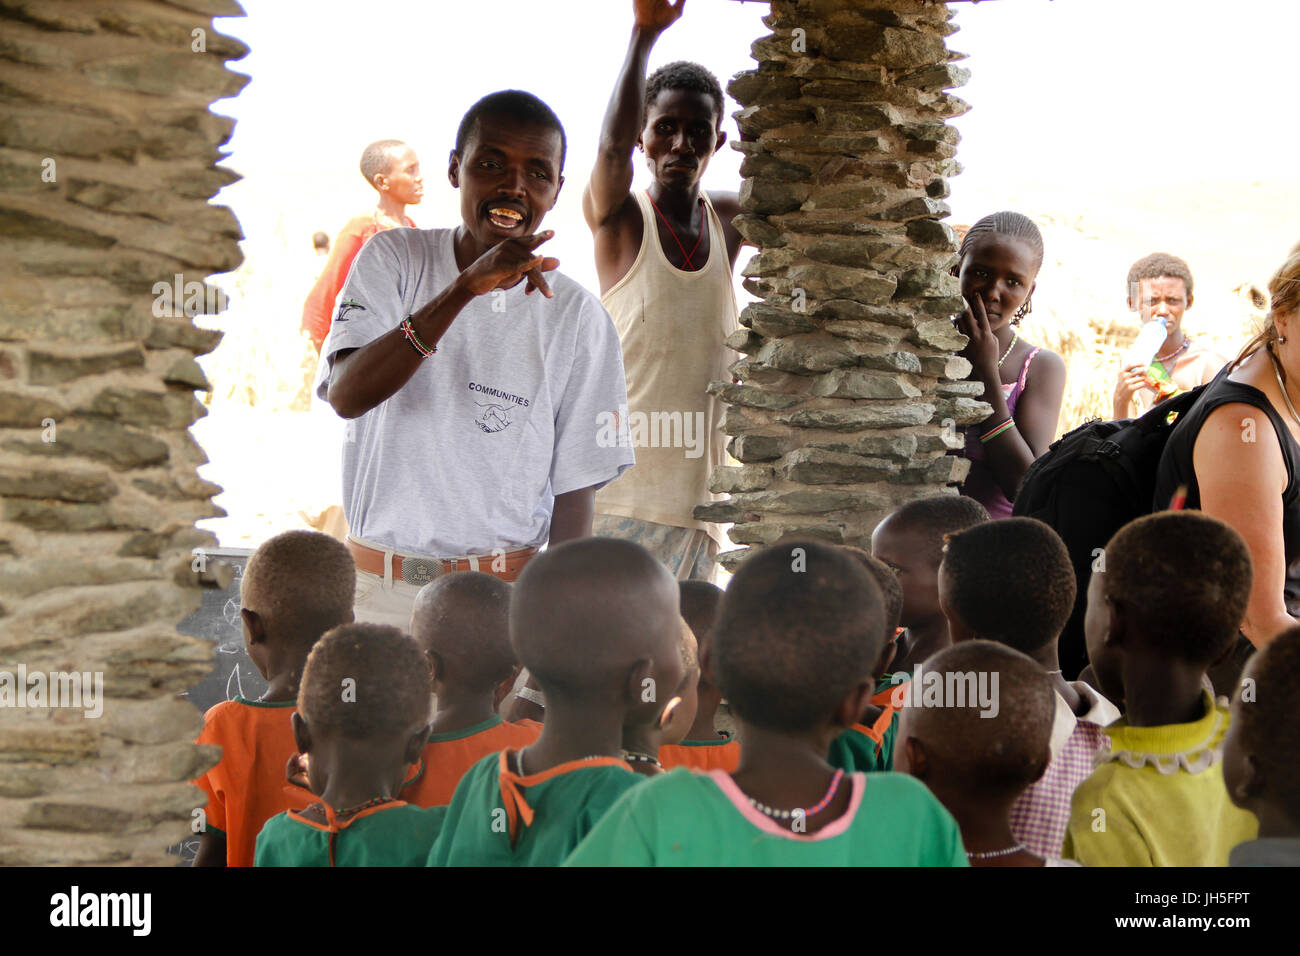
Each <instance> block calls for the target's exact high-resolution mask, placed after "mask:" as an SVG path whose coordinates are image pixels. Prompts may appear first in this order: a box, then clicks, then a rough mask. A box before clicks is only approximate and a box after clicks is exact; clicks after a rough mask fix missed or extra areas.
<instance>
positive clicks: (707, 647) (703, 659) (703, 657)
mask: <svg viewBox="0 0 1300 956" xmlns="http://www.w3.org/2000/svg"><path fill="white" fill-rule="evenodd" d="M699 648H700V683H701V684H707V685H708V686H709V687H717V686H718V682H717V681H716V680H714V679H713V642H712V641H711V640H709V636H708V635H707V634H706V635H704V637H702V638H700V639H699Z"/></svg>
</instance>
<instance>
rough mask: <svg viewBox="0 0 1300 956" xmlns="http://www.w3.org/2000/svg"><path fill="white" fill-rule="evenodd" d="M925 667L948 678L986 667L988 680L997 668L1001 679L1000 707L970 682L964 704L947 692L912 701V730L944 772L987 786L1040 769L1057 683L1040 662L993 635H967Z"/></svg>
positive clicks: (1016, 782) (1046, 754) (1016, 784)
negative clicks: (932, 702) (985, 701)
mask: <svg viewBox="0 0 1300 956" xmlns="http://www.w3.org/2000/svg"><path fill="white" fill-rule="evenodd" d="M925 670H926V672H927V674H935V675H937V676H942V677H943V679H944V683H945V686H948V684H949V675H963V676H964V675H975V677H976V679H978V678H979V676H980V675H987V676H986V677H985V680H986V681H987V684H986V686H987V687H988V688H992V679H993V678H992V675H994V674H996V675H997V679H998V683H997V688H996V694H995V696H994V697H993V700H994V701H995V702H996V705H997V713H996V714H992V713H989V711H988V710H987V709H984V708H982V707H981V704H980V702H979V700H978V697H977V695H972V694H970V693H968V692H966V691H965V690H963V692H964V693H965V694H966V699H965V701H964V702H963V703H964V706H961V707H958V706H956V705H955V703H956V702H955V701H954V700H948V699H945V700H944V701H943V706H940V707H932V706H928V707H923V706H917V707H913V708H910V709H911V711H912V712H911V713H910V714H909V715H908V721H909V727H910V729H911V731H912V735H913V736H915V737H918V738H919V739H920V740H921V741H922V742H923V743H924V744H925V747H926V750H927V751H930V752H932V753H933V754H934V755H935V756H936V757H938V758H939V760H941V761H942V764H943V768H944V772H945V774H946V775H950V776H951V777H952V778H953V779H959V780H961V781H963V783H969V786H970V789H972V790H976V791H980V792H985V793H1007V792H1016V791H1019V790H1023V789H1024V788H1025V787H1027V786H1029V785H1030V784H1031V783H1033V782H1034V781H1035V780H1037V779H1038V778H1039V777H1040V776H1042V774H1043V770H1044V769H1045V768H1046V766H1047V763H1048V761H1049V760H1050V759H1051V755H1052V751H1051V736H1052V720H1053V717H1054V716H1055V714H1056V691H1055V690H1053V688H1052V683H1051V680H1050V679H1049V678H1048V677H1047V675H1046V674H1044V673H1043V668H1042V665H1041V664H1038V663H1036V662H1035V661H1034V660H1032V659H1031V658H1029V657H1028V656H1026V655H1025V654H1022V653H1021V652H1020V651H1017V650H1015V649H1014V648H1010V647H1007V646H1006V645H1003V644H996V643H994V642H993V641H963V642H962V643H960V644H954V645H953V646H951V647H948V648H945V649H944V650H942V651H940V652H939V653H938V654H935V655H934V656H933V657H931V658H930V659H929V660H927V661H926V662H925ZM953 684H954V685H955V684H956V681H955V680H954V681H953ZM965 686H967V687H969V686H970V685H969V682H967V684H966V685H965ZM972 696H975V697H976V699H972Z"/></svg>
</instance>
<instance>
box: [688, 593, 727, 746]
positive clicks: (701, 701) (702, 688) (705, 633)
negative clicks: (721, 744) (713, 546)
mask: <svg viewBox="0 0 1300 956" xmlns="http://www.w3.org/2000/svg"><path fill="white" fill-rule="evenodd" d="M677 587H678V590H679V591H680V592H681V599H682V617H683V618H684V619H685V621H686V623H687V624H688V625H690V628H691V633H692V634H694V635H695V642H696V647H697V650H698V653H697V656H696V660H697V661H698V662H699V666H698V668H697V669H698V672H699V678H698V679H697V681H696V692H695V723H696V725H698V732H699V733H702V734H704V736H703V737H700V738H699V739H704V740H707V739H710V738H712V737H713V735H714V734H715V733H716V731H715V729H714V727H713V717H714V715H715V714H716V713H717V712H718V705H719V704H720V703H722V691H720V690H718V685H717V682H716V681H715V680H714V679H713V675H712V674H710V673H708V672H706V671H705V670H704V667H703V661H704V655H705V648H707V647H708V645H709V635H710V633H711V632H712V631H713V621H714V619H715V618H716V617H717V615H718V605H719V604H721V603H722V588H720V587H718V586H717V585H716V584H711V583H710V582H708V581H679V582H677Z"/></svg>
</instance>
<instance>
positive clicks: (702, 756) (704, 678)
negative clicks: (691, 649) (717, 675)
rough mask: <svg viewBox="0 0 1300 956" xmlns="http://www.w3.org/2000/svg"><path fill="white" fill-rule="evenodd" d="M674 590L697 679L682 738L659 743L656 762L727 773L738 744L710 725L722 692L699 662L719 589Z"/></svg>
mask: <svg viewBox="0 0 1300 956" xmlns="http://www.w3.org/2000/svg"><path fill="white" fill-rule="evenodd" d="M678 589H679V590H680V592H681V599H682V617H683V618H684V619H685V621H686V623H687V624H688V625H689V626H690V628H691V632H692V633H693V634H694V635H695V640H696V647H697V657H696V669H697V670H698V672H699V679H698V681H697V685H696V692H695V701H696V704H695V720H694V722H693V723H692V724H691V728H690V730H688V731H687V732H686V737H685V738H684V739H683V740H681V741H679V742H678V743H676V744H664V745H662V746H660V748H659V762H660V763H661V764H663V768H664V769H665V770H672V769H673V768H674V767H689V768H691V769H692V770H725V771H727V773H731V772H732V771H734V770H735V769H736V767H737V766H738V765H739V764H740V744H738V743H737V742H736V741H735V739H734V738H733V735H732V733H731V731H729V730H718V729H717V728H716V727H715V726H714V718H715V717H716V715H717V713H718V705H719V704H721V703H722V691H720V690H719V689H718V685H717V683H716V682H715V681H714V680H713V675H712V674H709V673H706V672H705V670H704V667H703V664H702V661H703V659H704V654H705V648H706V647H707V646H708V641H709V634H710V632H711V631H712V630H713V620H714V618H715V617H716V616H717V613H718V604H719V602H721V600H722V589H721V588H720V587H718V586H717V585H716V584H711V583H709V582H708V581H679V582H678Z"/></svg>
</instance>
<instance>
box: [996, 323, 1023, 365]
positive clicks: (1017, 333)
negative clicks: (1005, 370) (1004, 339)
mask: <svg viewBox="0 0 1300 956" xmlns="http://www.w3.org/2000/svg"><path fill="white" fill-rule="evenodd" d="M1019 338H1020V330H1019V329H1012V330H1011V344H1010V345H1008V346H1007V350H1006V351H1005V352H1003V353H1002V358H1000V359H998V368H1001V367H1002V363H1003V362H1005V361H1006V360H1007V356H1008V355H1010V354H1011V350H1012V349H1013V348H1015V347H1016V340H1017V339H1019Z"/></svg>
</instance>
